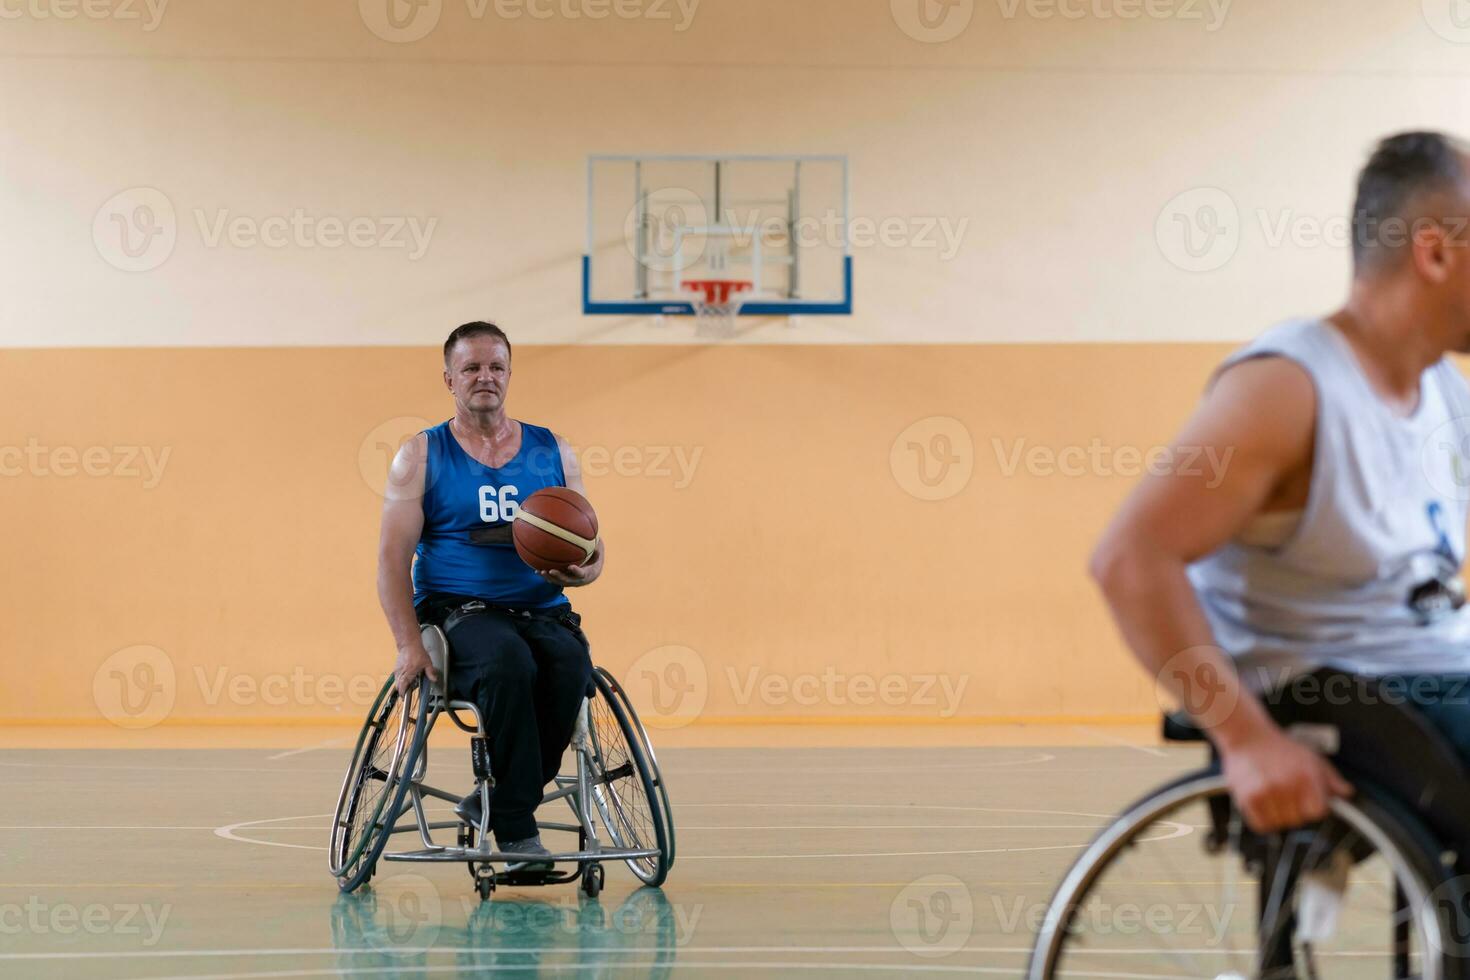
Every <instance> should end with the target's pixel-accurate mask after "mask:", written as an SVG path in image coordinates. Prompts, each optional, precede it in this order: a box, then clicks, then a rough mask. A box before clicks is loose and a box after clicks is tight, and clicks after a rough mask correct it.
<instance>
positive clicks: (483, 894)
mask: <svg viewBox="0 0 1470 980" xmlns="http://www.w3.org/2000/svg"><path fill="white" fill-rule="evenodd" d="M475 891H477V892H479V893H480V901H482V902H488V901H490V896H491V895H492V894H494V892H495V879H494V878H489V877H485V878H476V879H475Z"/></svg>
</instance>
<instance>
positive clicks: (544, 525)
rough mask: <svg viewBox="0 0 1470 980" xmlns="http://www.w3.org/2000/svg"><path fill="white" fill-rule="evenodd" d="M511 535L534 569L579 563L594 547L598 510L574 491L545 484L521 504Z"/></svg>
mask: <svg viewBox="0 0 1470 980" xmlns="http://www.w3.org/2000/svg"><path fill="white" fill-rule="evenodd" d="M511 535H512V537H513V538H514V539H515V544H516V553H517V554H519V555H520V556H521V560H522V561H524V562H525V563H526V564H527V565H530V566H531V567H532V568H534V569H536V570H537V571H540V572H545V571H550V570H551V569H560V568H566V567H568V566H569V565H580V564H582V563H583V562H585V561H587V560H588V559H590V558H591V557H592V553H593V551H595V550H596V548H597V514H596V513H594V512H593V510H592V505H591V504H589V503H588V502H587V498H585V497H583V496H582V495H581V494H580V493H578V492H577V491H575V490H568V489H567V488H566V487H546V488H545V489H542V490H537V491H536V492H535V493H533V494H531V496H530V497H528V498H526V502H525V503H523V504H521V506H520V509H519V510H517V511H516V516H515V522H514V523H513V524H512V525H511Z"/></svg>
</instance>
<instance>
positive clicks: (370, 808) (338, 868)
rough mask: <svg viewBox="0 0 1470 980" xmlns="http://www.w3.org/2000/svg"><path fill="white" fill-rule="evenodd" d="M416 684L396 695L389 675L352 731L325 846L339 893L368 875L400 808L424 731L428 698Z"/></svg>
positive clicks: (420, 746)
mask: <svg viewBox="0 0 1470 980" xmlns="http://www.w3.org/2000/svg"><path fill="white" fill-rule="evenodd" d="M422 689H423V684H422V683H420V684H415V685H414V686H413V687H412V688H411V689H410V690H409V692H408V694H407V695H406V696H403V697H400V696H399V694H398V691H397V689H396V688H395V687H394V685H393V680H392V678H389V679H388V681H387V682H386V683H385V684H384V685H383V689H382V690H381V691H379V692H378V697H377V700H375V701H374V702H373V706H372V709H371V710H370V711H369V712H368V717H367V721H366V722H364V724H363V726H362V731H361V732H360V733H359V734H358V736H357V747H356V748H355V749H354V750H353V754H352V762H351V764H350V765H349V766H348V767H347V776H346V778H345V779H344V780H343V782H342V792H341V793H340V794H339V795H338V797H337V809H336V812H335V813H334V814H333V816H332V836H331V841H330V844H329V845H328V849H327V859H328V864H329V866H330V867H331V870H332V875H333V876H334V877H335V878H336V879H337V885H338V887H340V888H341V889H342V891H344V892H350V891H352V890H353V889H355V888H357V887H358V886H359V885H361V884H362V883H363V882H364V881H367V880H368V879H369V878H371V877H372V875H373V871H374V869H375V868H376V866H377V863H378V857H379V855H381V854H382V853H383V847H384V846H385V845H386V844H387V843H388V838H389V836H390V835H391V834H392V830H393V826H394V824H396V823H397V821H398V817H399V816H400V815H401V814H402V812H403V806H404V797H405V796H406V795H407V793H408V787H409V782H410V779H409V776H410V774H411V772H412V769H413V766H414V765H415V763H416V762H417V761H418V759H419V756H420V754H421V753H422V751H423V743H424V740H425V738H426V737H427V734H428V732H427V729H428V724H427V722H428V700H427V699H426V698H424V697H423V696H422Z"/></svg>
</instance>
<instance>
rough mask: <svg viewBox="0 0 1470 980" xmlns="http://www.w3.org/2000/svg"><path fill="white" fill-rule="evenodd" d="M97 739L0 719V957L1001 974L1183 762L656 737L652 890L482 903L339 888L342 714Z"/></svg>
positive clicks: (151, 969)
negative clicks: (661, 882) (1042, 914)
mask: <svg viewBox="0 0 1470 980" xmlns="http://www.w3.org/2000/svg"><path fill="white" fill-rule="evenodd" d="M96 735H97V732H95V731H94V732H93V733H92V737H89V736H88V733H87V732H86V731H82V732H75V731H65V730H49V731H47V730H19V729H11V730H8V731H5V732H0V738H3V739H4V740H5V744H6V745H8V746H10V747H8V748H5V749H3V750H0V770H3V781H4V784H5V787H6V792H5V793H4V794H3V795H0V975H3V976H16V977H68V978H70V977H126V978H142V977H170V978H182V977H195V978H201V977H215V978H226V977H229V978H247V977H252V978H253V977H260V978H266V977H312V976H334V975H339V976H371V977H382V976H408V977H413V976H439V975H451V976H452V975H474V974H477V973H488V974H494V975H506V976H609V977H611V976H618V977H644V976H671V975H680V976H683V975H690V976H693V975H700V974H704V973H712V974H715V975H719V976H747V975H748V976H785V975H792V974H800V975H823V974H831V975H839V974H850V973H854V972H859V973H860V974H861V975H863V976H893V977H900V976H913V975H932V974H946V973H980V974H985V975H995V976H1011V977H1015V976H1018V975H1019V974H1020V970H1021V967H1022V964H1023V963H1024V961H1025V956H1026V951H1027V949H1028V948H1029V943H1030V935H1029V933H1028V932H1027V926H1026V925H1025V922H1026V919H1027V916H1026V915H1024V914H1023V915H1020V916H1019V917H1018V916H1017V915H1016V912H1017V911H1018V910H1029V909H1030V907H1031V905H1032V903H1038V902H1043V901H1045V899H1046V898H1047V897H1048V895H1049V894H1050V891H1051V889H1052V887H1053V884H1054V882H1055V881H1056V879H1057V876H1058V875H1059V874H1060V872H1061V871H1062V870H1063V869H1064V867H1065V866H1066V865H1067V863H1068V862H1069V861H1070V860H1071V859H1072V858H1073V856H1074V855H1075V854H1076V853H1077V850H1078V848H1079V847H1080V846H1081V845H1082V844H1084V843H1085V842H1086V841H1087V840H1088V839H1089V838H1090V837H1091V836H1092V834H1093V833H1094V831H1095V830H1096V828H1097V827H1098V826H1099V824H1100V823H1101V822H1102V821H1103V820H1104V819H1105V818H1106V817H1107V816H1108V815H1109V814H1111V813H1113V812H1115V811H1116V810H1118V809H1119V807H1120V806H1122V805H1123V804H1124V803H1126V802H1127V801H1128V800H1129V799H1130V798H1132V797H1134V796H1136V795H1138V794H1139V793H1141V792H1143V791H1144V790H1146V789H1147V788H1149V787H1151V786H1153V785H1155V784H1157V783H1159V782H1161V781H1163V780H1164V779H1165V778H1166V777H1168V776H1170V775H1171V774H1173V773H1175V772H1178V771H1181V770H1183V769H1186V768H1189V767H1190V766H1192V765H1194V764H1195V763H1196V762H1197V761H1198V760H1199V757H1200V756H1199V752H1198V751H1197V750H1193V749H1189V748H1174V747H1171V748H1160V747H1158V746H1157V745H1156V744H1155V742H1154V740H1153V738H1152V735H1151V733H1149V732H1148V731H1147V730H1145V729H1141V728H1121V727H1119V728H1113V727H1110V728H1100V727H1099V728H1082V727H1078V728H1071V727H1058V728H1049V729H1035V728H1032V729H1013V728H971V729H947V728H930V729H927V730H926V729H916V728H907V729H893V730H891V731H886V732H885V731H880V730H871V729H864V730H859V729H851V730H843V729H836V730H833V729H807V730H806V731H804V732H803V731H785V732H782V731H771V730H765V731H761V732H758V733H757V732H753V731H752V730H750V729H744V730H737V731H734V732H732V733H726V734H725V735H722V734H720V733H718V732H711V731H709V730H684V731H678V732H656V733H654V739H655V743H656V744H657V745H658V748H659V754H660V761H661V762H662V764H663V767H664V771H665V774H666V776H667V779H668V782H669V786H670V790H671V793H672V797H673V805H674V813H675V820H676V823H677V826H678V834H679V838H678V840H679V852H678V858H677V863H676V864H675V866H674V869H673V873H672V874H671V876H670V878H669V881H668V883H667V884H666V885H665V886H664V887H663V889H662V890H661V891H655V890H652V889H640V888H637V887H635V885H636V881H635V879H634V878H633V877H632V875H631V874H630V873H629V872H628V871H627V869H626V868H625V867H622V866H610V867H609V868H608V872H607V887H606V890H605V892H604V893H603V895H602V896H601V898H600V899H598V900H596V901H593V900H589V899H587V898H585V897H583V896H582V895H581V893H580V892H579V891H578V890H577V889H576V887H575V886H560V887H556V888H540V889H501V890H500V891H498V892H497V893H496V896H495V898H494V900H493V901H492V902H491V903H490V904H489V905H488V906H481V904H480V902H479V900H478V898H476V897H475V896H474V893H473V891H472V890H471V887H470V880H469V876H468V874H467V872H466V870H465V869H464V867H463V866H460V865H432V866H419V865H406V864H401V863H385V864H382V865H380V871H379V876H378V877H377V878H376V879H374V882H373V885H372V887H371V888H364V889H363V890H361V891H360V892H358V893H356V894H353V895H339V894H338V892H337V890H336V887H335V884H334V883H333V881H332V879H331V878H330V877H329V876H328V874H327V871H326V867H325V851H324V847H323V844H324V836H325V833H326V824H327V821H328V812H329V810H330V809H331V807H332V805H333V802H334V800H335V796H336V792H337V788H338V784H339V781H340V778H341V773H342V768H343V766H344V765H345V763H346V754H347V749H346V745H345V743H346V741H347V734H346V731H345V730H336V731H330V732H321V731H302V730H289V729H287V730H279V731H274V732H271V733H268V734H266V733H262V732H260V731H255V732H246V733H243V734H241V733H236V732H232V731H224V730H218V731H207V730H206V731H203V732H197V731H196V732H194V733H192V734H188V735H181V734H180V733H178V732H176V731H175V732H171V731H162V730H160V731H154V732H151V733H123V736H124V738H123V740H124V741H125V742H126V743H127V744H129V745H130V746H131V747H129V748H112V749H100V748H97V747H95V745H94V744H91V743H94V742H97V739H96ZM243 739H249V740H250V741H249V744H252V745H254V746H255V747H251V748H239V747H232V745H233V746H238V745H239V744H241V740H243ZM109 740H110V741H112V742H114V743H115V742H116V738H115V737H113V736H109ZM798 740H800V741H798ZM180 742H183V743H184V744H188V745H190V746H191V747H189V748H180V747H178V743H180ZM435 742H436V743H438V744H437V746H436V749H435V751H434V754H433V756H432V762H433V768H432V769H431V777H430V782H432V783H435V784H436V785H445V786H455V785H458V783H459V782H466V783H467V782H468V777H467V775H464V776H461V775H460V774H462V773H463V774H467V773H468V759H467V753H465V752H464V749H463V746H462V744H454V743H452V742H450V743H448V744H445V742H444V740H443V739H441V738H440V737H439V733H436V737H435ZM752 742H758V743H763V744H766V745H770V746H773V747H761V745H760V744H755V745H752V744H750V743H752ZM803 743H804V744H809V745H812V746H813V747H810V748H791V747H789V746H791V745H793V744H803ZM98 744H100V743H98ZM775 745H785V746H788V747H785V748H776V747H774V746H775ZM43 746H50V747H43ZM57 746H61V747H57ZM446 774H447V775H446ZM966 906H968V910H967V909H966Z"/></svg>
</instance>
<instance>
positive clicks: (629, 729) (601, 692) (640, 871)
mask: <svg viewBox="0 0 1470 980" xmlns="http://www.w3.org/2000/svg"><path fill="white" fill-rule="evenodd" d="M592 680H593V683H594V684H595V685H596V687H597V695H596V696H595V697H593V698H590V699H588V702H587V710H588V715H589V717H588V736H589V741H590V743H591V745H590V748H591V752H592V758H591V760H590V765H591V769H592V772H591V777H592V786H591V793H592V800H593V804H594V806H595V807H596V809H597V813H598V816H599V817H600V818H601V820H602V823H603V826H604V827H606V828H607V833H608V837H610V838H611V839H612V842H613V844H614V845H616V846H617V847H622V848H631V849H639V850H642V849H649V850H657V851H658V854H656V855H651V856H648V857H639V858H628V859H627V864H628V867H629V868H630V869H632V871H633V874H635V875H637V876H638V879H639V880H640V881H642V882H643V883H644V884H646V885H661V884H663V882H664V879H665V878H667V877H668V876H669V868H670V867H671V866H672V865H673V863H674V824H673V813H672V811H671V810H670V808H669V801H668V791H667V790H666V789H665V787H664V780H663V774H662V773H661V772H660V771H659V769H658V762H657V760H656V759H655V758H654V755H653V747H652V746H651V745H650V744H649V742H648V737H647V736H646V735H645V734H644V731H643V726H642V725H641V724H640V723H639V721H638V715H637V713H636V712H634V711H633V705H632V703H631V702H630V701H629V700H628V698H627V695H626V694H624V693H623V689H622V688H621V687H620V686H619V685H618V682H617V681H616V680H614V679H613V677H612V675H611V674H609V673H608V672H607V671H605V670H603V669H602V668H601V667H598V668H596V669H595V670H594V671H593V674H592Z"/></svg>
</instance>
